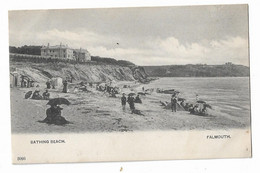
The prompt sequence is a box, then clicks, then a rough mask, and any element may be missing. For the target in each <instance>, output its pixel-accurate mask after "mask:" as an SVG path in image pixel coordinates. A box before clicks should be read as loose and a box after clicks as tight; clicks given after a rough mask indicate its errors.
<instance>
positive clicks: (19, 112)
mask: <svg viewBox="0 0 260 173" xmlns="http://www.w3.org/2000/svg"><path fill="white" fill-rule="evenodd" d="M123 84H124V83H122V82H121V83H120V86H122V85H123ZM127 84H131V83H129V82H127ZM140 89H141V87H140V84H133V90H134V91H140ZM29 90H32V89H27V88H12V89H11V114H12V119H11V121H12V132H14V133H52V132H53V133H56V132H58V133H63V132H66V133H68V132H73V133H74V132H114V131H119V132H125V131H142V130H171V129H172V130H193V129H197V130H200V129H204V130H212V129H230V128H243V127H246V124H241V123H239V122H237V121H235V120H232V119H229V118H226V117H223V116H209V117H202V116H196V115H191V114H189V113H188V112H185V111H180V112H177V113H172V112H171V111H170V110H166V109H163V108H162V107H161V106H160V104H159V95H158V94H157V93H152V94H151V95H146V96H141V99H142V101H143V104H136V108H137V109H139V110H141V111H142V113H143V114H144V116H142V115H136V114H131V113H130V109H129V106H128V105H127V109H126V111H125V112H124V111H123V110H122V108H121V101H120V95H118V98H111V97H108V95H107V94H103V93H102V92H99V91H96V90H95V89H92V90H91V92H78V93H61V92H60V90H61V89H56V90H50V93H51V97H52V98H55V97H65V98H67V99H68V100H69V101H70V102H71V105H69V106H63V105H62V107H63V108H64V109H63V111H62V116H64V117H65V118H66V119H67V120H68V121H70V122H72V123H71V124H68V125H65V126H57V125H47V124H45V123H39V122H38V121H39V120H43V119H44V118H45V117H46V115H45V111H46V109H47V108H48V107H49V106H47V105H46V103H47V101H45V100H32V99H24V94H25V93H26V92H27V91H29ZM41 91H43V88H42V90H41ZM122 91H123V92H131V91H130V89H123V90H122ZM41 93H42V92H41Z"/></svg>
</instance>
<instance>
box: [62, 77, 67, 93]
mask: <svg viewBox="0 0 260 173" xmlns="http://www.w3.org/2000/svg"><path fill="white" fill-rule="evenodd" d="M62 92H64V93H67V92H68V82H67V80H65V81H64V82H63V90H62Z"/></svg>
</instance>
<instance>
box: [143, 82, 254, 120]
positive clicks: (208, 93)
mask: <svg viewBox="0 0 260 173" xmlns="http://www.w3.org/2000/svg"><path fill="white" fill-rule="evenodd" d="M147 88H163V89H176V90H178V91H180V92H181V93H180V95H179V96H180V97H183V98H186V99H187V101H188V102H193V103H194V102H195V101H196V94H197V95H198V98H199V99H201V100H204V101H206V102H207V103H209V104H210V105H212V106H213V108H214V110H215V111H217V112H219V113H223V115H225V116H234V117H237V118H238V117H240V118H242V119H244V118H245V119H249V118H250V94H249V92H250V91H249V77H222V78H172V77H170V78H160V79H159V80H156V81H153V82H151V83H150V84H149V85H148V86H147ZM162 99H164V100H165V99H170V95H165V94H164V95H163V96H162ZM242 121H243V120H242Z"/></svg>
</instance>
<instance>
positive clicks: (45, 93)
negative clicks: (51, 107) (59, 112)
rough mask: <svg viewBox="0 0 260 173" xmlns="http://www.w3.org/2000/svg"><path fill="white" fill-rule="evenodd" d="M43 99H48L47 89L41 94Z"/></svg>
mask: <svg viewBox="0 0 260 173" xmlns="http://www.w3.org/2000/svg"><path fill="white" fill-rule="evenodd" d="M42 96H43V99H44V100H49V99H50V93H49V92H48V90H46V91H45V92H44V93H43V94H42Z"/></svg>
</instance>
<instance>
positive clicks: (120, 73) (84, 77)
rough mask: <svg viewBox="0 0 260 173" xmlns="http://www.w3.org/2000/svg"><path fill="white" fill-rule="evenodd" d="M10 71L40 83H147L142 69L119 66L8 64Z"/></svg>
mask: <svg viewBox="0 0 260 173" xmlns="http://www.w3.org/2000/svg"><path fill="white" fill-rule="evenodd" d="M10 69H11V71H14V70H16V71H17V72H18V73H19V74H22V75H26V76H28V77H30V78H31V79H33V80H35V81H37V82H39V83H42V82H46V80H48V79H51V78H52V77H62V78H66V77H69V78H72V80H73V81H87V82H103V81H108V80H115V81H134V80H137V81H140V82H148V81H149V78H148V75H147V74H146V73H145V71H144V69H143V68H142V67H138V66H131V67H127V66H119V65H105V64H98V65H97V64H91V63H90V64H70V63H61V62H60V63H32V62H14V61H11V62H10Z"/></svg>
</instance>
